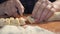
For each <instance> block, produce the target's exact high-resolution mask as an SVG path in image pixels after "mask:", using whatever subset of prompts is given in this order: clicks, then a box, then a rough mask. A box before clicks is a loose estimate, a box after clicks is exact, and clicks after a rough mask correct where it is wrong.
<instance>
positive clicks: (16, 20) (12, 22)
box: [10, 18, 20, 26]
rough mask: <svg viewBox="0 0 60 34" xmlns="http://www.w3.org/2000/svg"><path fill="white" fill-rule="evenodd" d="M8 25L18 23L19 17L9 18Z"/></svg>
mask: <svg viewBox="0 0 60 34" xmlns="http://www.w3.org/2000/svg"><path fill="white" fill-rule="evenodd" d="M10 25H16V26H18V25H20V23H19V19H18V18H16V19H14V18H10Z"/></svg>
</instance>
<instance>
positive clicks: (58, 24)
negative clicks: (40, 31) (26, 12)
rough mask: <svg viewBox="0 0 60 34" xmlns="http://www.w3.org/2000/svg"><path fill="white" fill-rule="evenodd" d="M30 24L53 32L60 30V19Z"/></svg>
mask: <svg viewBox="0 0 60 34" xmlns="http://www.w3.org/2000/svg"><path fill="white" fill-rule="evenodd" d="M36 23H37V22H36ZM28 25H33V26H39V27H42V28H45V29H47V30H50V31H53V32H60V21H53V22H43V23H37V24H28Z"/></svg>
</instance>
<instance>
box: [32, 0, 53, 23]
mask: <svg viewBox="0 0 60 34" xmlns="http://www.w3.org/2000/svg"><path fill="white" fill-rule="evenodd" d="M38 2H39V6H38V7H36V6H37V4H38ZM38 2H37V3H36V5H35V8H34V10H33V13H32V17H33V18H35V21H37V22H42V21H44V20H47V19H48V18H49V17H51V16H52V15H53V14H54V11H53V10H51V9H52V7H53V6H52V3H51V2H49V1H47V0H45V1H44V0H39V1H38ZM36 8H38V9H36ZM35 9H36V10H35Z"/></svg>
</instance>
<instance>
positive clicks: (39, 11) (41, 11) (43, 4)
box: [36, 2, 48, 21]
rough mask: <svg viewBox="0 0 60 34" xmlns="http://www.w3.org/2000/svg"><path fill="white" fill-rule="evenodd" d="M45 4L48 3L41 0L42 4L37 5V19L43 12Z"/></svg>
mask: <svg viewBox="0 0 60 34" xmlns="http://www.w3.org/2000/svg"><path fill="white" fill-rule="evenodd" d="M47 5H48V3H46V2H43V3H42V5H41V6H40V7H39V10H38V13H37V15H36V19H37V21H39V19H40V18H41V15H42V13H43V10H44V9H45V8H46V6H47Z"/></svg>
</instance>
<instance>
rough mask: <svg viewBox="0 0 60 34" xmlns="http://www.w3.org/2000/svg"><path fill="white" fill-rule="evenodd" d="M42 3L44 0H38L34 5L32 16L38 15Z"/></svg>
mask: <svg viewBox="0 0 60 34" xmlns="http://www.w3.org/2000/svg"><path fill="white" fill-rule="evenodd" d="M41 4H42V0H40V1H38V2H37V3H36V4H35V6H34V9H33V12H32V17H35V16H36V13H37V12H38V9H39V7H40V5H41Z"/></svg>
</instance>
